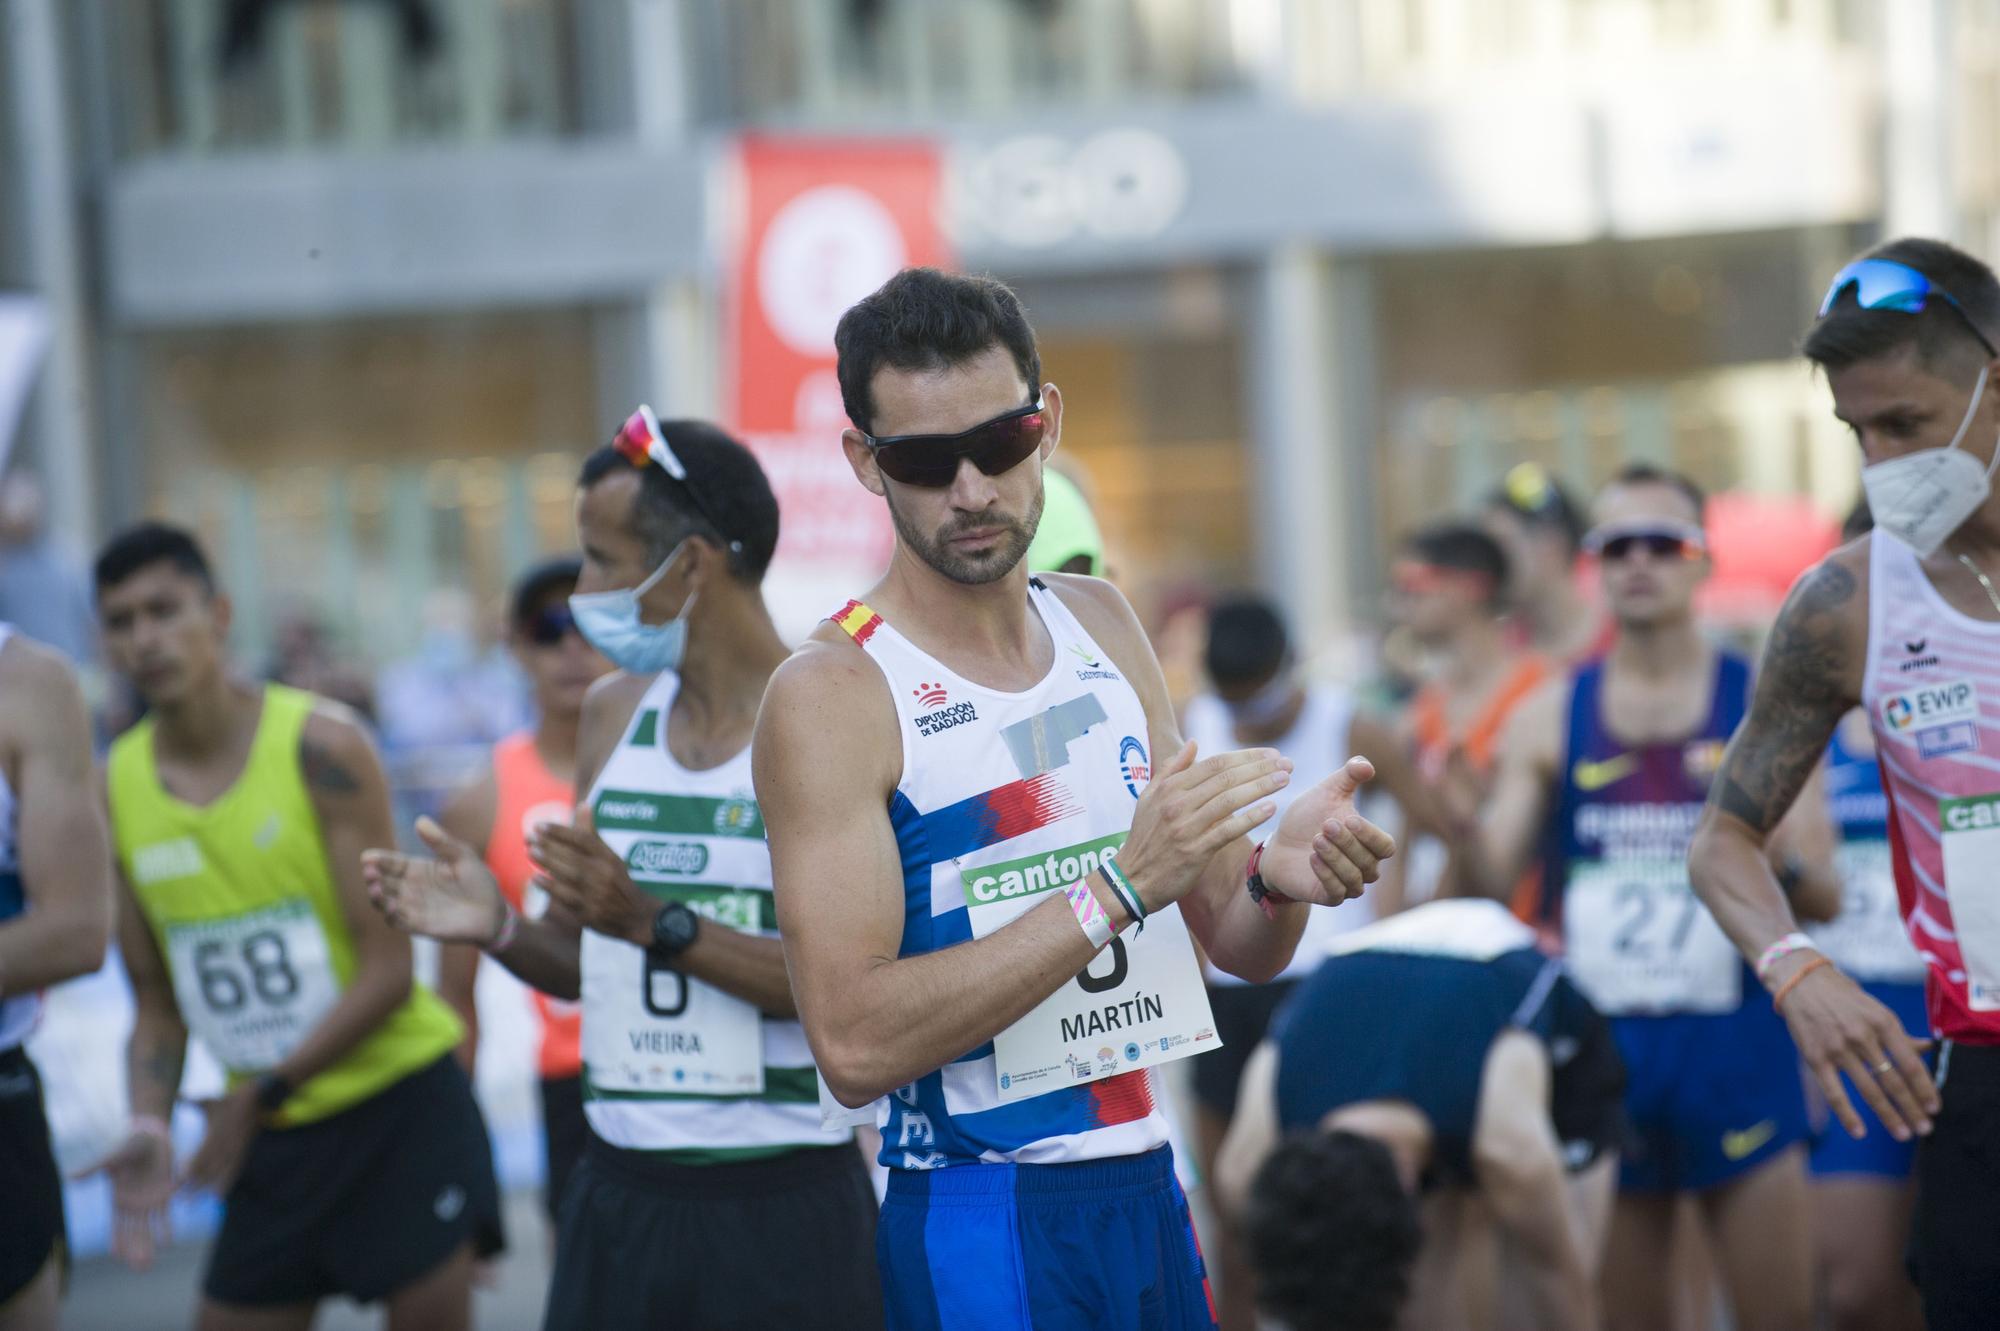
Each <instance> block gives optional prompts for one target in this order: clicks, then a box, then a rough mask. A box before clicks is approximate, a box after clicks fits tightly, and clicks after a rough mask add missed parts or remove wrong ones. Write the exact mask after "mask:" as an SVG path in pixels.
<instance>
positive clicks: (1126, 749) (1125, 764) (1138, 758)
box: [1118, 735, 1153, 799]
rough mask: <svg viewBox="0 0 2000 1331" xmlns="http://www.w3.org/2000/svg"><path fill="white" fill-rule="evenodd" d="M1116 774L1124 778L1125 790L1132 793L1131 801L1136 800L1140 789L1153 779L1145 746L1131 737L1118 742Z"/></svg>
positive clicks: (1128, 736)
mask: <svg viewBox="0 0 2000 1331" xmlns="http://www.w3.org/2000/svg"><path fill="white" fill-rule="evenodd" d="M1118 772H1119V775H1121V776H1123V777H1124V778H1125V789H1127V790H1129V791H1131V792H1132V798H1133V799H1138V798H1139V790H1140V788H1141V787H1142V786H1144V785H1145V784H1146V783H1147V782H1148V781H1151V780H1152V779H1153V767H1152V763H1151V762H1150V761H1149V760H1148V759H1147V757H1146V746H1145V745H1143V744H1141V743H1140V742H1139V741H1138V740H1137V739H1135V738H1133V737H1132V736H1131V735H1127V736H1126V737H1125V738H1124V739H1121V740H1119V741H1118Z"/></svg>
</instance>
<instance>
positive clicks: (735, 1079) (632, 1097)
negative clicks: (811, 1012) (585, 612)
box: [582, 673, 847, 1162]
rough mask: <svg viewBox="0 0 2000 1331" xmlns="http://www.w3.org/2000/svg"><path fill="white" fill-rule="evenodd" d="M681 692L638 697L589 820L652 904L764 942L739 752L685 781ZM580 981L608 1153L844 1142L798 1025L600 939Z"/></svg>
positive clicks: (702, 1152) (760, 889)
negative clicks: (673, 734) (672, 729)
mask: <svg viewBox="0 0 2000 1331" xmlns="http://www.w3.org/2000/svg"><path fill="white" fill-rule="evenodd" d="M679 692H680V677H679V676H678V675H675V674H672V673H666V674H662V675H660V676H658V677H657V678H655V679H654V680H653V682H652V683H651V684H650V685H649V686H648V687H647V689H646V692H645V694H644V696H643V697H642V698H641V699H640V703H639V707H638V709H637V711H636V712H635V713H634V714H633V717H632V720H631V723H630V724H629V725H628V726H627V727H626V728H625V734H624V735H623V736H622V737H621V738H620V740H619V742H618V747H617V749H615V750H614V751H613V752H612V754H611V757H610V759H609V760H608V761H607V762H606V763H605V764H604V770H603V772H602V773H601V774H600V775H599V776H598V778H597V782H596V784H595V785H594V786H593V787H592V788H591V791H590V798H589V800H588V803H589V805H590V809H591V818H592V821H593V822H594V823H595V825H596V828H597V833H598V836H599V837H600V838H602V840H603V841H604V844H605V845H607V846H609V847H610V848H611V850H612V851H613V852H614V853H616V855H617V856H618V858H619V859H620V860H622V861H623V862H624V864H625V866H626V869H627V871H628V872H629V873H630V874H631V877H632V881H633V882H634V883H635V884H637V885H638V887H639V888H640V889H641V890H643V891H644V892H645V893H646V894H647V895H648V896H650V897H652V898H654V899H655V900H657V901H659V902H661V903H669V902H674V903H679V904H681V905H683V906H685V907H686V908H687V909H689V910H691V911H693V912H694V913H695V914H696V915H698V916H700V917H701V919H702V922H703V925H707V924H709V923H711V922H713V923H715V924H721V925H726V926H727V927H729V928H731V929H735V930H738V931H740V932H742V933H746V934H754V935H757V936H759V937H763V938H770V939H774V940H775V939H776V938H777V936H778V925H777V918H776V916H775V915H774V914H773V913H772V909H771V852H770V849H769V848H768V847H767V846H766V845H765V844H764V819H763V817H762V815H760V814H759V813H758V811H757V804H756V795H755V793H754V792H753V791H752V789H751V784H750V750H749V748H748V747H747V746H746V747H745V748H743V749H740V750H739V751H738V752H737V753H736V755H735V756H734V757H732V758H730V759H729V760H728V761H726V762H724V763H723V764H722V765H721V766H719V767H713V768H710V769H708V770H707V771H692V770H690V769H688V768H686V767H684V766H682V765H681V763H680V762H679V760H678V759H676V758H675V757H674V755H673V751H672V750H671V749H670V748H669V747H668V745H667V742H666V728H665V722H666V719H667V718H668V717H670V716H672V715H673V708H674V700H675V696H676V695H677V694H678V693H679ZM648 927H650V922H649V926H648ZM582 967H583V1002H584V1014H585V1015H584V1024H583V1072H584V1113H585V1114H586V1115H588V1117H589V1119H590V1127H591V1131H592V1132H594V1133H596V1135H597V1136H598V1137H600V1138H602V1139H603V1140H604V1141H607V1142H609V1143H611V1144H612V1145H614V1146H619V1147H624V1148H626V1149H628V1150H638V1151H666V1152H670V1153H671V1154H672V1155H673V1157H674V1158H675V1159H679V1160H684V1161H689V1162H694V1161H721V1160H747V1159H754V1158H756V1157H759V1156H769V1155H776V1154H779V1153H782V1152H785V1151H789V1150H792V1149H795V1148H796V1147H798V1146H800V1145H802V1144H806V1145H824V1144H829V1143H836V1142H844V1141H845V1140H847V1134H845V1133H834V1132H828V1131H827V1130H825V1129H823V1128H822V1127H821V1126H820V1112H819V1096H818V1090H817V1085H816V1080H815V1077H814V1073H813V1061H812V1052H811V1051H810V1050H809V1049H807V1048H806V1037H805V1032H804V1031H803V1030H801V1029H800V1027H799V1023H798V1018H797V1017H795V1016H789V1017H777V1016H772V1015H770V1014H769V1013H765V1012H760V1011H758V1009H757V1006H756V1004H754V1003H752V1002H749V1001H747V1000H746V999H744V998H740V997H738V996H736V995H735V994H732V993H729V992H727V991H726V990H724V989H721V988H718V987H716V986H715V985H712V984H705V983H703V982H702V981H701V980H698V979H691V978H689V977H688V976H687V975H685V974H683V973H682V972H681V971H679V970H676V969H674V968H673V967H672V966H671V965H668V964H667V963H666V962H664V961H663V960H661V959H660V958H659V955H658V951H657V950H651V951H649V950H648V949H646V948H641V947H639V946H637V945H635V944H633V943H630V942H627V941H625V940H623V939H619V938H611V937H607V936H606V935H604V934H600V933H594V932H586V933H585V934H584V935H583V958H582Z"/></svg>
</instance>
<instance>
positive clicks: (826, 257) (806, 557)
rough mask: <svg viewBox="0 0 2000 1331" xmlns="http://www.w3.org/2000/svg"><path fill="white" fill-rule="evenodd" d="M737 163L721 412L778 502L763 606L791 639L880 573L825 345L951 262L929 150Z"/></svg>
mask: <svg viewBox="0 0 2000 1331" xmlns="http://www.w3.org/2000/svg"><path fill="white" fill-rule="evenodd" d="M735 157H736V160H735V167H736V171H735V176H736V182H737V195H736V198H737V203H738V208H737V211H736V217H737V220H738V225H737V226H736V227H735V229H734V236H733V240H734V250H733V252H732V254H731V256H730V265H729V285H728V295H727V304H726V307H725V308H726V311H727V318H728V324H729V329H730V333H729V347H730V355H729V358H728V363H729V373H730V376H731V382H730V390H729V396H728V410H729V415H730V419H731V422H732V423H733V425H734V426H735V428H736V430H737V431H738V432H739V433H740V434H741V435H742V436H743V438H744V441H745V442H746V443H748V444H749V446H750V447H751V448H752V449H753V450H754V451H755V452H756V454H757V457H758V460H759V461H760V462H762V463H763V465H764V470H765V471H766V473H767V474H769V476H770V478H771V484H772V487H773V488H774V489H775V490H776V491H777V495H778V513H779V536H778V553H777V557H776V559H775V560H774V561H773V563H772V570H771V576H770V579H769V580H768V582H767V592H768V594H769V596H770V598H771V600H772V608H773V610H774V611H775V612H776V613H777V615H778V619H779V625H780V627H781V628H784V629H787V630H788V631H792V632H797V631H800V630H802V629H803V627H804V626H805V625H806V624H809V623H810V622H811V621H812V620H813V619H814V618H817V617H818V616H821V615H824V614H826V613H827V612H828V611H830V610H832V609H833V608H834V607H835V606H837V605H838V604H839V602H840V600H841V599H843V598H845V597H846V596H851V595H855V594H857V593H859V592H860V591H861V590H863V589H865V588H866V587H867V585H868V584H869V583H871V582H873V581H874V579H875V577H876V576H877V575H878V574H879V573H880V572H881V570H882V568H883V567H884V565H885V564H886V562H887V559H888V555H889V550H890V546H891V542H892V539H893V537H892V534H891V531H890V526H889V517H888V512H887V510H886V509H884V507H883V505H882V501H881V500H880V499H878V498H876V497H875V496H874V495H871V494H869V493H868V492H867V491H866V490H864V489H862V488H861V486H860V484H859V483H858V482H856V481H855V479H854V474H853V472H852V471H850V470H849V468H848V465H847V460H846V458H845V457H844V456H843V454H842V452H841V448H840V432H841V431H842V430H843V429H845V428H846V427H847V425H848V420H847V415H846V413H845V412H844V411H843V410H842V408H841V405H840V384H839V381H838V379H837V378H836V377H835V374H834V355H833V330H834V326H835V325H836V324H837V323H839V321H840V316H841V314H842V313H844V312H845V311H846V310H847V308H848V307H849V306H850V305H852V304H854V303H855V302H856V301H858V300H860V299H861V298H862V297H863V296H865V295H867V294H868V293H869V292H871V291H873V290H874V289H875V288H876V287H878V286H880V285H881V284H882V283H883V282H884V281H886V280H887V279H888V278H889V277H890V276H892V275H893V274H894V273H895V272H896V271H897V270H898V269H901V268H905V267H909V266H911V265H914V264H932V265H947V264H949V263H950V262H951V256H950V253H949V251H948V250H947V248H946V245H945V240H944V235H943V233H942V231H941V229H940V227H939V221H938V219H939V210H940V207H941V202H940V190H941V187H942V178H943V171H942V167H941V164H940V160H939V154H938V150H937V147H936V146H935V145H934V144H931V143H929V142H924V141H912V140H846V139H835V140H828V139H789V138H769V137H763V136H751V137H746V138H744V139H741V140H739V141H738V144H737V146H736V153H735ZM822 601H823V602H825V603H824V604H820V602H822Z"/></svg>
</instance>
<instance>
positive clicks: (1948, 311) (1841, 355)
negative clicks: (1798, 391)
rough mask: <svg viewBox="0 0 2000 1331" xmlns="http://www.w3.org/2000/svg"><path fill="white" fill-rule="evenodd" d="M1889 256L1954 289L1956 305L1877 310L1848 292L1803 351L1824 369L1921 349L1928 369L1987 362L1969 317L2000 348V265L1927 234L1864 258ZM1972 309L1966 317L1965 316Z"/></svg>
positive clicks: (1815, 323)
mask: <svg viewBox="0 0 2000 1331" xmlns="http://www.w3.org/2000/svg"><path fill="white" fill-rule="evenodd" d="M1862 257H1863V258H1867V259H1888V260H1891V261H1893V262H1895V263H1900V264H1903V265H1904V266H1906V267H1909V268H1914V269H1916V270H1917V271H1918V272H1920V273H1922V274H1923V275H1924V276H1925V277H1928V278H1929V279H1930V280H1931V281H1932V282H1935V283H1936V284H1937V285H1938V286H1940V287H1942V288H1943V289H1944V290H1945V291H1947V292H1949V293H1951V297H1952V299H1953V300H1956V301H1957V302H1958V309H1957V310H1954V309H1952V308H1951V307H1950V306H1949V305H1947V304H1945V303H1944V302H1943V301H1931V302H1929V303H1927V304H1926V305H1925V306H1924V308H1923V309H1921V310H1918V311H1917V312H1915V313H1914V314H1912V313H1908V312H1906V311H1902V310H1869V309H1863V308H1862V307H1861V305H1860V301H1859V297H1858V295H1857V294H1856V293H1855V292H1854V291H1852V290H1849V291H1844V292H1842V293H1841V295H1840V299H1839V300H1837V301H1836V302H1835V303H1834V306H1833V308H1832V309H1830V310H1828V311H1827V312H1826V313H1825V314H1823V315H1821V316H1819V318H1818V319H1816V320H1814V321H1813V325H1812V327H1811V328H1808V329H1807V330H1806V335H1805V338H1804V340H1803V341H1802V342H1801V343H1800V346H1799V350H1800V351H1801V352H1802V353H1803V354H1804V355H1805V358H1806V359H1807V360H1809V361H1811V362H1812V363H1813V364H1815V365H1817V366H1819V367H1820V368H1821V369H1822V370H1840V369H1845V368H1846V367H1848V366H1850V365H1854V364H1857V363H1858V362H1861V361H1865V360H1875V359H1877V358H1878V357H1882V356H1888V355H1892V354H1894V353H1896V352H1900V351H1902V350H1903V349H1904V348H1906V347H1913V348H1915V350H1916V353H1917V360H1918V361H1919V362H1920V363H1921V364H1922V365H1923V366H1924V367H1925V368H1926V369H1936V368H1937V367H1939V366H1940V365H1944V364H1949V363H1951V362H1953V361H1957V360H1965V359H1967V358H1969V357H1972V356H1977V358H1978V360H1979V362H1980V363H1984V362H1985V361H1986V360H1987V359H1988V358H1989V357H1990V355H1991V353H1990V352H1989V351H1988V350H1987V348H1985V347H1982V346H1980V345H1979V339H1978V338H1977V337H1974V336H1973V334H1972V330H1971V329H1969V328H1967V327H1966V326H1965V325H1966V320H1970V321H1971V322H1972V324H1973V326H1974V327H1976V328H1978V330H1979V332H1980V333H1981V334H1982V335H1983V336H1984V337H1985V338H1986V340H1987V341H1988V342H1989V343H1993V344H1996V345H2000V280H1996V279H1995V278H1994V276H1993V270H1992V269H1991V268H1989V267H1987V266H1986V265H1985V264H1983V263H1981V262H1980V261H1979V260H1978V259H1975V258H1973V257H1972V256H1971V255H1970V254H1967V253H1966V252H1965V251H1964V250H1962V249H1959V248H1958V247H1957V246H1956V245H1948V244H1946V243H1945V242H1944V241H1942V240H1929V239H1926V238H1924V237H1921V236H1904V237H1901V238H1900V239H1897V240H1891V241H1888V242H1887V243H1885V244H1881V245H1877V246H1876V247H1875V248H1874V249H1872V250H1869V251H1868V252H1867V253H1866V254H1865V255H1863V256H1862ZM1961 310H1962V311H1964V315H1965V317H1964V318H1963V319H1962V318H1960V317H1959V312H1960V311H1961Z"/></svg>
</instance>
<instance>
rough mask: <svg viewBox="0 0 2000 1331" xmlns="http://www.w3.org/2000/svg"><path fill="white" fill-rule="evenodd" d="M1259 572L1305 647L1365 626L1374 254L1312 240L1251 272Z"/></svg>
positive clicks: (1370, 562) (1371, 561)
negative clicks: (1330, 248)
mask: <svg viewBox="0 0 2000 1331" xmlns="http://www.w3.org/2000/svg"><path fill="white" fill-rule="evenodd" d="M1249 285H1250V292H1249V295H1250V300H1249V309H1250V323H1249V329H1248V333H1249V336H1248V337H1247V338H1246V339H1245V348H1246V353H1247V355H1248V356H1249V360H1250V364H1249V367H1248V374H1247V376H1246V381H1247V382H1248V384H1249V386H1250V408H1251V409H1250V418H1251V436H1252V441H1253V447H1252V452H1251V468H1252V475H1251V490H1250V492H1251V500H1252V503H1253V504H1254V505H1255V508H1254V511H1253V513H1252V524H1253V528H1254V530H1255V532H1256V539H1257V569H1258V575H1259V581H1260V582H1261V584H1262V585H1263V586H1264V588H1265V589H1266V590H1267V591H1269V592H1270V593H1271V594H1272V595H1273V596H1274V597H1275V598H1276V599H1277V601H1278V603H1279V604H1280V605H1281V606H1282V607H1283V608H1284V610H1285V614H1286V616H1287V617H1288V618H1289V619H1290V621H1291V624H1292V629H1293V634H1294V636H1295V638H1296V640H1297V641H1298V643H1299V644H1300V646H1301V649H1302V650H1303V651H1305V652H1313V651H1317V650H1319V649H1321V648H1323V647H1324V646H1326V645H1327V644H1329V643H1330V642H1332V641H1333V640H1334V639H1336V638H1337V637H1339V636H1340V635H1342V634H1344V633H1347V632H1349V631H1351V630H1353V629H1354V628H1355V627H1357V625H1358V624H1359V623H1360V622H1361V621H1362V620H1364V619H1366V618H1367V617H1368V616H1369V614H1370V611H1371V607H1372V605H1373V603H1374V591H1373V584H1374V581H1375V546H1376V530H1375V526H1376V524H1375V517H1374V514H1375V508H1376V501H1375V494H1376V484H1375V457H1374V455H1375V405H1374V401H1373V381H1374V365H1373V360H1372V355H1371V348H1372V345H1373V340H1374V336H1373V335H1374V329H1373V323H1374V296H1373V291H1372V283H1371V275H1370V271H1369V269H1368V268H1367V266H1366V264H1365V262H1363V261H1360V260H1352V259H1330V258H1326V257H1323V256H1321V255H1319V254H1317V253H1315V252H1314V251H1313V250H1312V249H1310V248H1309V247H1307V246H1304V245H1295V246H1288V247H1285V248H1282V249H1279V250H1277V251H1274V252H1273V253H1272V254H1271V255H1270V257H1269V258H1267V259H1265V260H1264V261H1263V262H1262V263H1260V264H1259V265H1257V267H1256V268H1255V269H1253V270H1252V272H1251V274H1250V282H1249Z"/></svg>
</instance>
